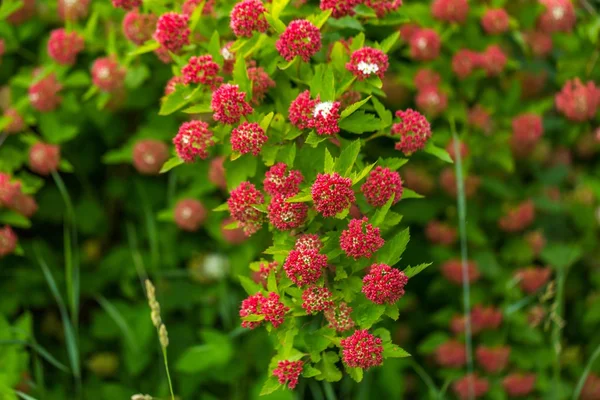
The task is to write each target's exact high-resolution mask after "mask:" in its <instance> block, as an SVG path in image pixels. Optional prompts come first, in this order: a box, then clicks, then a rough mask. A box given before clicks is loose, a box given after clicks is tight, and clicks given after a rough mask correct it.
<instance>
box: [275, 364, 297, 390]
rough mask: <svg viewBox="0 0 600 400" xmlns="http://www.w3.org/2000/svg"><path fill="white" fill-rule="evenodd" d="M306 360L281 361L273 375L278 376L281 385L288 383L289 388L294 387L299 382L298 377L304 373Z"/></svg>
mask: <svg viewBox="0 0 600 400" xmlns="http://www.w3.org/2000/svg"><path fill="white" fill-rule="evenodd" d="M303 366H304V361H302V360H298V361H288V360H284V361H279V362H278V363H277V368H275V369H274V370H273V376H275V377H277V380H278V381H279V383H280V384H281V385H285V384H287V387H288V389H294V388H295V387H296V385H297V384H298V377H299V376H300V374H301V373H302V368H303Z"/></svg>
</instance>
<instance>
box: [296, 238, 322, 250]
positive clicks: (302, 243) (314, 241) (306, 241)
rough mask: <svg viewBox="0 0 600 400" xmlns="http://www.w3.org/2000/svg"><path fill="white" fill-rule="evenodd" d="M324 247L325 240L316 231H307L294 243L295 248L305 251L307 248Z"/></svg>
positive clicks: (319, 248)
mask: <svg viewBox="0 0 600 400" xmlns="http://www.w3.org/2000/svg"><path fill="white" fill-rule="evenodd" d="M322 248H323V242H321V239H320V238H319V235H315V234H314V233H305V234H303V235H300V236H298V239H296V243H295V244H294V250H298V251H301V252H302V251H305V250H316V251H321V249H322Z"/></svg>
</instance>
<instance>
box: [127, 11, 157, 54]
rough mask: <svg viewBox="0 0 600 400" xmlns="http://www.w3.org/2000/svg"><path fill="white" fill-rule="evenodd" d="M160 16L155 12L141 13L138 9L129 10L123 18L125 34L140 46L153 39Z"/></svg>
mask: <svg viewBox="0 0 600 400" xmlns="http://www.w3.org/2000/svg"><path fill="white" fill-rule="evenodd" d="M157 21H158V18H157V17H156V15H154V14H140V12H139V11H138V10H137V9H134V10H131V11H129V12H128V13H127V14H125V17H124V18H123V34H124V35H125V37H126V38H127V40H129V41H130V42H132V43H134V44H137V45H138V46H140V45H142V44H144V43H145V42H147V41H148V40H150V39H152V33H153V32H154V30H155V29H156V22H157Z"/></svg>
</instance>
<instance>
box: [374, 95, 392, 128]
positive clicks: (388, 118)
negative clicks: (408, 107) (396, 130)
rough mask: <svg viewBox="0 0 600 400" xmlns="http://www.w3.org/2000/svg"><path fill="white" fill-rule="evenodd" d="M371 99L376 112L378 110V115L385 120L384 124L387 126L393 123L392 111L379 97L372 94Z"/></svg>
mask: <svg viewBox="0 0 600 400" xmlns="http://www.w3.org/2000/svg"><path fill="white" fill-rule="evenodd" d="M371 101H372V103H373V107H374V108H375V112H377V115H378V116H379V118H381V120H382V121H383V125H384V126H385V127H388V126H390V125H392V120H393V117H392V112H391V111H390V110H388V109H387V108H385V106H384V105H383V104H381V102H380V101H379V100H378V99H377V97H376V96H372V97H371Z"/></svg>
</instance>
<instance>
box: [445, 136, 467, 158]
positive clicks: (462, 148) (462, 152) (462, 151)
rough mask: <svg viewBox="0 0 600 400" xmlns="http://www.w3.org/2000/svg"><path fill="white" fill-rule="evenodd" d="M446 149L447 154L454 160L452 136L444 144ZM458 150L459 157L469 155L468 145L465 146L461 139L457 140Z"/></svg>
mask: <svg viewBox="0 0 600 400" xmlns="http://www.w3.org/2000/svg"><path fill="white" fill-rule="evenodd" d="M446 151H447V152H448V155H449V156H450V158H451V159H452V161H456V157H455V154H454V152H455V150H454V138H452V139H450V141H449V142H448V144H447V145H446ZM458 151H459V152H460V158H461V159H463V160H464V159H465V158H467V157H468V156H469V154H470V151H469V146H467V144H466V143H465V142H463V141H461V140H460V139H459V140H458Z"/></svg>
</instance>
